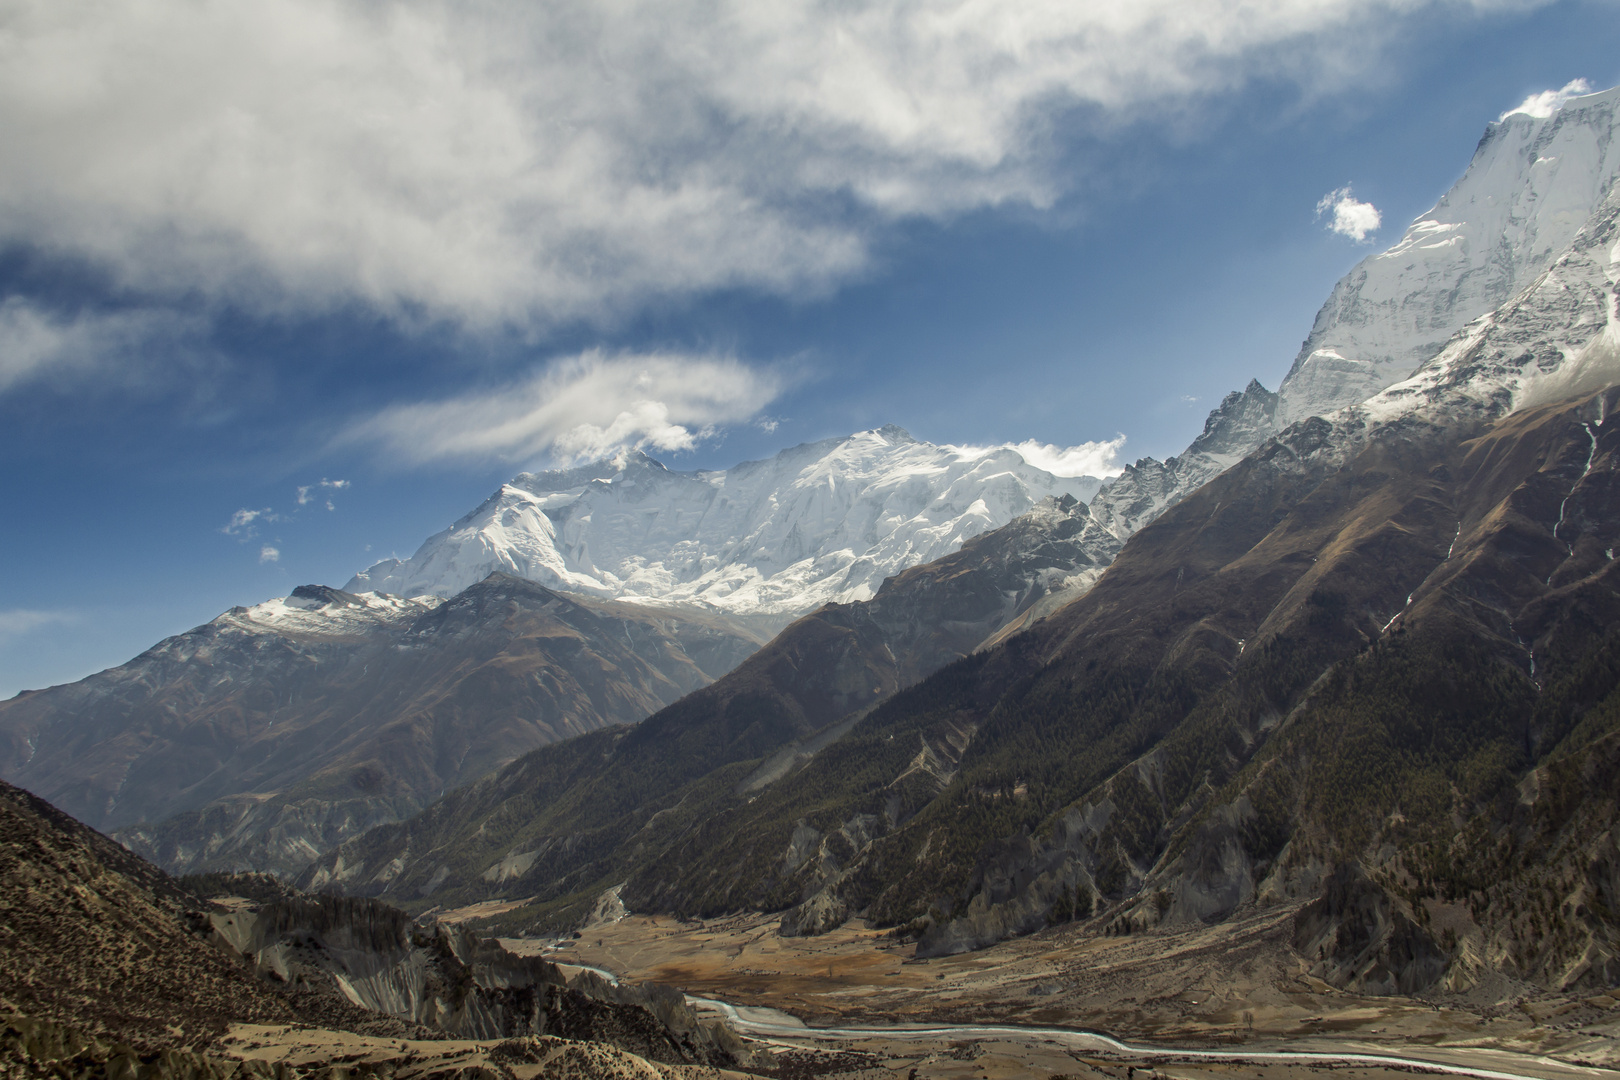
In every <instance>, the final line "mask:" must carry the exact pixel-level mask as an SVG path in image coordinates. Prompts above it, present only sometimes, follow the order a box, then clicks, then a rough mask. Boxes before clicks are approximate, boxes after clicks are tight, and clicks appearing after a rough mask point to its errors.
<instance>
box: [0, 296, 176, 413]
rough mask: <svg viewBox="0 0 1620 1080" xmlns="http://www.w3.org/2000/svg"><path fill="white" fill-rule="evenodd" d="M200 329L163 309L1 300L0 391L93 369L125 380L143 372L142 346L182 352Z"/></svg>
mask: <svg viewBox="0 0 1620 1080" xmlns="http://www.w3.org/2000/svg"><path fill="white" fill-rule="evenodd" d="M196 329H197V323H196V321H195V320H193V319H188V318H186V317H184V316H180V315H176V314H174V313H172V312H168V311H163V310H154V309H137V310H132V311H110V312H106V311H102V312H97V311H80V312H74V313H65V312H60V311H53V310H51V309H49V308H47V307H44V306H41V305H39V304H37V303H35V302H34V301H32V300H29V299H27V298H25V297H21V296H9V297H7V298H5V299H4V300H0V391H5V390H8V389H10V388H12V387H14V386H17V385H20V384H22V383H25V382H30V381H34V380H39V379H47V378H52V377H56V376H63V375H72V374H82V373H84V372H86V371H89V370H95V371H97V372H98V373H100V374H112V375H113V376H115V377H116V378H117V381H118V382H120V383H121V384H127V383H128V382H130V381H131V380H132V379H135V378H137V377H139V376H140V374H141V372H140V370H139V369H140V367H141V366H142V364H143V363H144V362H143V361H142V360H141V359H140V357H141V353H142V351H143V349H144V348H146V347H148V346H150V345H152V344H160V345H166V346H167V347H168V348H169V350H170V352H171V354H172V352H173V351H175V350H177V349H179V350H183V349H185V348H186V346H185V343H184V342H185V339H186V338H188V337H189V336H191V335H192V334H194V333H195V331H196Z"/></svg>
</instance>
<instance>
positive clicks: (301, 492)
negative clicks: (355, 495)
mask: <svg viewBox="0 0 1620 1080" xmlns="http://www.w3.org/2000/svg"><path fill="white" fill-rule="evenodd" d="M348 486H349V482H348V481H347V480H327V479H324V478H323V479H322V480H321V481H320V482H319V483H316V484H300V485H299V486H298V495H297V499H298V505H299V506H308V505H309V504H310V503H312V502H314V501H315V495H314V492H315V491H316V490H317V489H320V490H323V491H342V490H343V489H344V488H346V487H348ZM326 508H327V509H328V510H332V509H335V507H333V505H332V500H331V499H327V500H326Z"/></svg>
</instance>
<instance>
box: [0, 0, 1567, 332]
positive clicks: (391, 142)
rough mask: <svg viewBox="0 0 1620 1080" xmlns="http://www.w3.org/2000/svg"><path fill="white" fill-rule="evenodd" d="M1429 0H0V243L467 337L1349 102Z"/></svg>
mask: <svg viewBox="0 0 1620 1080" xmlns="http://www.w3.org/2000/svg"><path fill="white" fill-rule="evenodd" d="M1504 2H1506V0H1474V5H1473V6H1479V7H1491V6H1500V4H1501V3H1504ZM1529 2H1532V3H1534V2H1539V0H1529ZM1442 4H1443V5H1444V6H1445V7H1446V8H1447V9H1455V8H1456V7H1458V6H1459V5H1457V4H1456V3H1455V2H1454V0H1370V2H1369V0H1269V2H1265V3H1254V2H1248V0H1232V2H1227V3H1208V2H1205V0H1131V2H1129V3H1125V2H1106V3H1083V4H1082V3H1073V2H1071V0H1031V2H1028V3H1017V4H1011V3H990V2H985V0H940V2H935V3H922V2H916V0H858V2H855V3H839V4H827V3H821V2H818V0H775V2H772V3H758V2H755V0H614V2H612V3H609V2H608V0H579V2H576V3H564V4H518V3H504V4H503V3H497V2H494V0H482V2H481V0H475V2H473V3H468V4H462V3H447V2H444V0H401V2H398V3H390V4H376V3H372V2H370V0H260V2H258V3H251V4H239V3H225V2H222V0H201V2H198V0H145V2H143V3H139V4H131V3H126V2H122V0H80V2H76V3H71V4H64V3H60V2H58V0H11V2H9V3H8V4H7V5H6V15H5V35H4V59H3V62H0V139H3V141H4V145H5V147H6V153H5V154H4V155H0V243H9V244H19V245H23V246H25V247H28V248H31V249H33V250H35V251H39V252H43V253H46V254H48V255H57V256H61V257H64V258H67V259H71V260H74V261H76V262H88V264H89V265H91V266H93V267H95V268H96V269H97V270H98V271H99V272H101V273H104V274H106V275H107V276H108V278H109V279H110V280H111V281H113V282H115V283H116V284H117V286H118V287H120V288H122V289H124V290H127V291H128V292H130V293H131V294H133V295H144V296H148V297H158V298H161V297H178V296H186V297H200V298H201V299H202V300H204V301H207V300H211V299H212V300H224V301H227V302H232V303H237V304H241V305H244V306H246V307H248V308H250V309H252V310H259V311H268V312H272V313H274V312H280V311H284V310H292V311H308V310H313V309H319V308H323V307H326V306H331V305H344V304H351V303H355V302H359V303H362V304H368V305H372V306H374V307H375V308H377V309H379V310H381V311H383V312H389V313H394V314H395V315H398V316H400V317H402V318H407V319H417V318H421V317H426V318H429V319H448V320H451V321H453V322H461V323H466V324H479V325H489V324H503V325H504V324H512V323H519V324H525V325H530V324H543V323H547V322H552V321H555V320H559V319H572V318H579V317H587V318H594V317H601V316H604V315H611V314H612V313H615V312H621V311H624V310H626V309H628V308H632V307H634V306H635V305H636V304H638V303H640V302H642V301H644V300H646V299H648V298H649V297H655V296H678V295H683V294H691V293H693V292H697V291H702V290H706V289H713V288H729V287H739V286H740V287H746V288H758V289H765V290H777V291H797V290H803V289H818V288H823V287H826V286H829V285H831V284H833V283H836V282H837V281H839V280H842V279H844V278H845V277H846V276H847V275H849V274H850V273H852V272H854V271H856V270H858V269H859V268H861V267H862V266H863V265H865V263H866V260H867V253H868V243H869V238H870V236H871V235H872V230H873V228H874V227H876V226H879V225H881V224H882V223H883V222H885V221H889V220H893V219H894V218H897V217H903V216H907V215H946V214H951V213H956V212H960V211H964V210H969V209H973V208H976V207H983V206H994V205H1000V204H1007V203H1020V204H1026V205H1034V206H1045V205H1047V204H1049V203H1050V202H1052V200H1054V199H1055V198H1057V197H1058V196H1059V195H1060V194H1062V193H1063V192H1064V191H1065V190H1066V189H1067V187H1068V185H1070V184H1072V183H1073V182H1074V179H1073V177H1074V171H1073V165H1072V162H1071V163H1069V164H1068V165H1065V166H1062V167H1060V163H1059V155H1058V154H1056V153H1055V152H1054V145H1055V143H1056V142H1057V141H1060V140H1061V138H1065V137H1068V135H1069V134H1073V133H1077V132H1090V133H1093V134H1095V133H1106V132H1108V131H1111V130H1118V129H1120V128H1121V126H1122V125H1126V124H1130V123H1134V122H1136V121H1139V120H1143V119H1147V120H1150V121H1151V120H1153V119H1154V118H1157V117H1163V116H1166V115H1175V114H1180V113H1181V112H1183V111H1184V110H1186V109H1188V108H1193V107H1196V106H1197V104H1198V103H1199V102H1202V101H1205V100H1207V99H1208V98H1209V97H1210V96H1211V95H1216V94H1220V93H1223V92H1228V91H1231V90H1234V89H1236V88H1239V87H1241V86H1243V85H1244V84H1245V83H1247V82H1248V81H1250V80H1251V79H1255V78H1263V79H1266V80H1277V79H1283V80H1292V81H1293V82H1294V83H1295V84H1296V85H1298V86H1300V87H1302V88H1304V89H1305V91H1306V92H1315V91H1318V90H1321V89H1323V88H1324V86H1327V85H1330V84H1331V85H1343V84H1346V83H1348V82H1350V81H1351V80H1353V79H1354V78H1355V75H1356V73H1357V72H1358V71H1360V70H1362V69H1363V68H1364V67H1365V66H1366V65H1367V64H1368V63H1372V62H1376V59H1377V55H1378V51H1379V50H1378V46H1379V44H1380V43H1381V42H1382V41H1383V40H1386V39H1387V38H1389V37H1390V36H1391V35H1392V34H1393V33H1394V32H1395V30H1396V29H1397V28H1398V26H1399V20H1400V18H1401V17H1402V16H1405V15H1409V14H1411V13H1413V12H1415V11H1418V10H1421V9H1426V8H1431V7H1436V6H1440V5H1442ZM1463 6H1468V5H1463Z"/></svg>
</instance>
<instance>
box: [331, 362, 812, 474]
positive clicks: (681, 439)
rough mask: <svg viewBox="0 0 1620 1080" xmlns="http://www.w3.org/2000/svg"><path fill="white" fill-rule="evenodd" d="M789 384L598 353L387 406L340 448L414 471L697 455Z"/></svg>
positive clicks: (704, 365)
mask: <svg viewBox="0 0 1620 1080" xmlns="http://www.w3.org/2000/svg"><path fill="white" fill-rule="evenodd" d="M786 383H787V380H786V378H785V377H784V376H783V375H782V374H780V373H778V372H774V371H768V370H762V369H760V368H756V367H752V366H749V365H747V364H744V363H742V362H741V361H738V360H734V359H728V358H722V357H703V356H685V355H681V354H676V353H653V354H636V355H609V354H606V353H603V352H601V351H600V350H592V351H590V352H586V353H583V354H581V355H579V356H575V357H570V358H567V359H564V360H559V361H554V362H552V363H550V364H548V365H546V366H544V367H542V368H540V369H539V370H537V371H536V372H535V373H533V374H531V375H530V376H528V377H527V378H525V379H523V380H521V381H518V382H515V383H511V384H509V385H507V386H503V387H500V388H498V389H494V390H489V391H483V392H479V393H473V394H467V395H463V396H461V397H457V398H452V399H450V400H448V401H438V402H426V403H421V404H413V405H399V406H394V407H391V408H388V409H385V410H383V411H382V412H380V413H378V414H376V415H375V416H372V417H369V418H367V419H365V420H362V421H360V422H359V423H357V424H355V425H354V426H353V427H351V428H350V429H349V430H348V431H347V432H345V433H343V435H342V436H340V441H344V442H354V441H358V442H370V443H374V444H377V445H379V446H381V447H382V448H383V449H384V450H385V451H386V452H387V453H388V454H390V455H392V456H393V457H394V458H395V459H396V460H398V461H400V462H402V463H406V464H420V463H423V462H426V461H432V460H440V459H462V460H489V461H524V460H533V459H536V458H539V457H543V456H549V457H561V458H566V459H573V460H584V459H590V458H599V457H603V456H605V455H607V454H610V453H612V452H614V451H615V450H619V449H621V448H625V447H635V448H641V449H653V450H661V451H666V452H669V451H679V450H690V449H691V448H692V447H694V446H695V445H696V444H697V442H698V441H699V440H700V439H704V438H707V437H709V436H711V435H712V434H713V433H714V431H715V429H716V428H717V427H718V426H719V425H721V424H728V423H740V422H743V421H747V420H750V419H751V418H753V417H754V416H756V414H758V413H759V411H760V410H761V409H763V408H764V407H765V406H766V405H768V404H769V403H770V402H771V401H772V400H774V399H775V398H776V396H777V395H778V394H780V393H781V392H782V390H783V389H784V388H785V386H786Z"/></svg>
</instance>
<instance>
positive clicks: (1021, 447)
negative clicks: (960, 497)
mask: <svg viewBox="0 0 1620 1080" xmlns="http://www.w3.org/2000/svg"><path fill="white" fill-rule="evenodd" d="M1124 446H1125V436H1123V435H1116V436H1115V437H1114V438H1112V439H1108V440H1106V441H1102V440H1099V441H1097V442H1083V443H1080V444H1079V445H1078V446H1055V445H1053V444H1051V443H1043V442H1036V441H1035V440H1034V439H1026V440H1025V441H1024V442H1021V443H1004V444H1003V445H1002V446H1000V447H971V446H962V447H956V449H958V450H960V451H962V452H964V453H973V452H974V451H975V450H977V451H979V452H982V453H988V452H989V451H990V450H999V449H1006V450H1012V451H1014V452H1016V453H1017V454H1018V455H1019V456H1020V457H1022V458H1023V459H1024V460H1025V461H1027V462H1029V463H1030V464H1031V465H1033V466H1035V467H1036V468H1037V469H1045V470H1046V471H1047V472H1049V473H1051V474H1052V475H1053V476H1095V477H1098V478H1099V479H1107V478H1108V477H1110V476H1118V475H1119V474H1120V473H1121V472H1123V471H1124V469H1123V468H1122V467H1121V466H1120V464H1119V452H1120V450H1121V449H1122V448H1123V447H1124Z"/></svg>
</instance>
